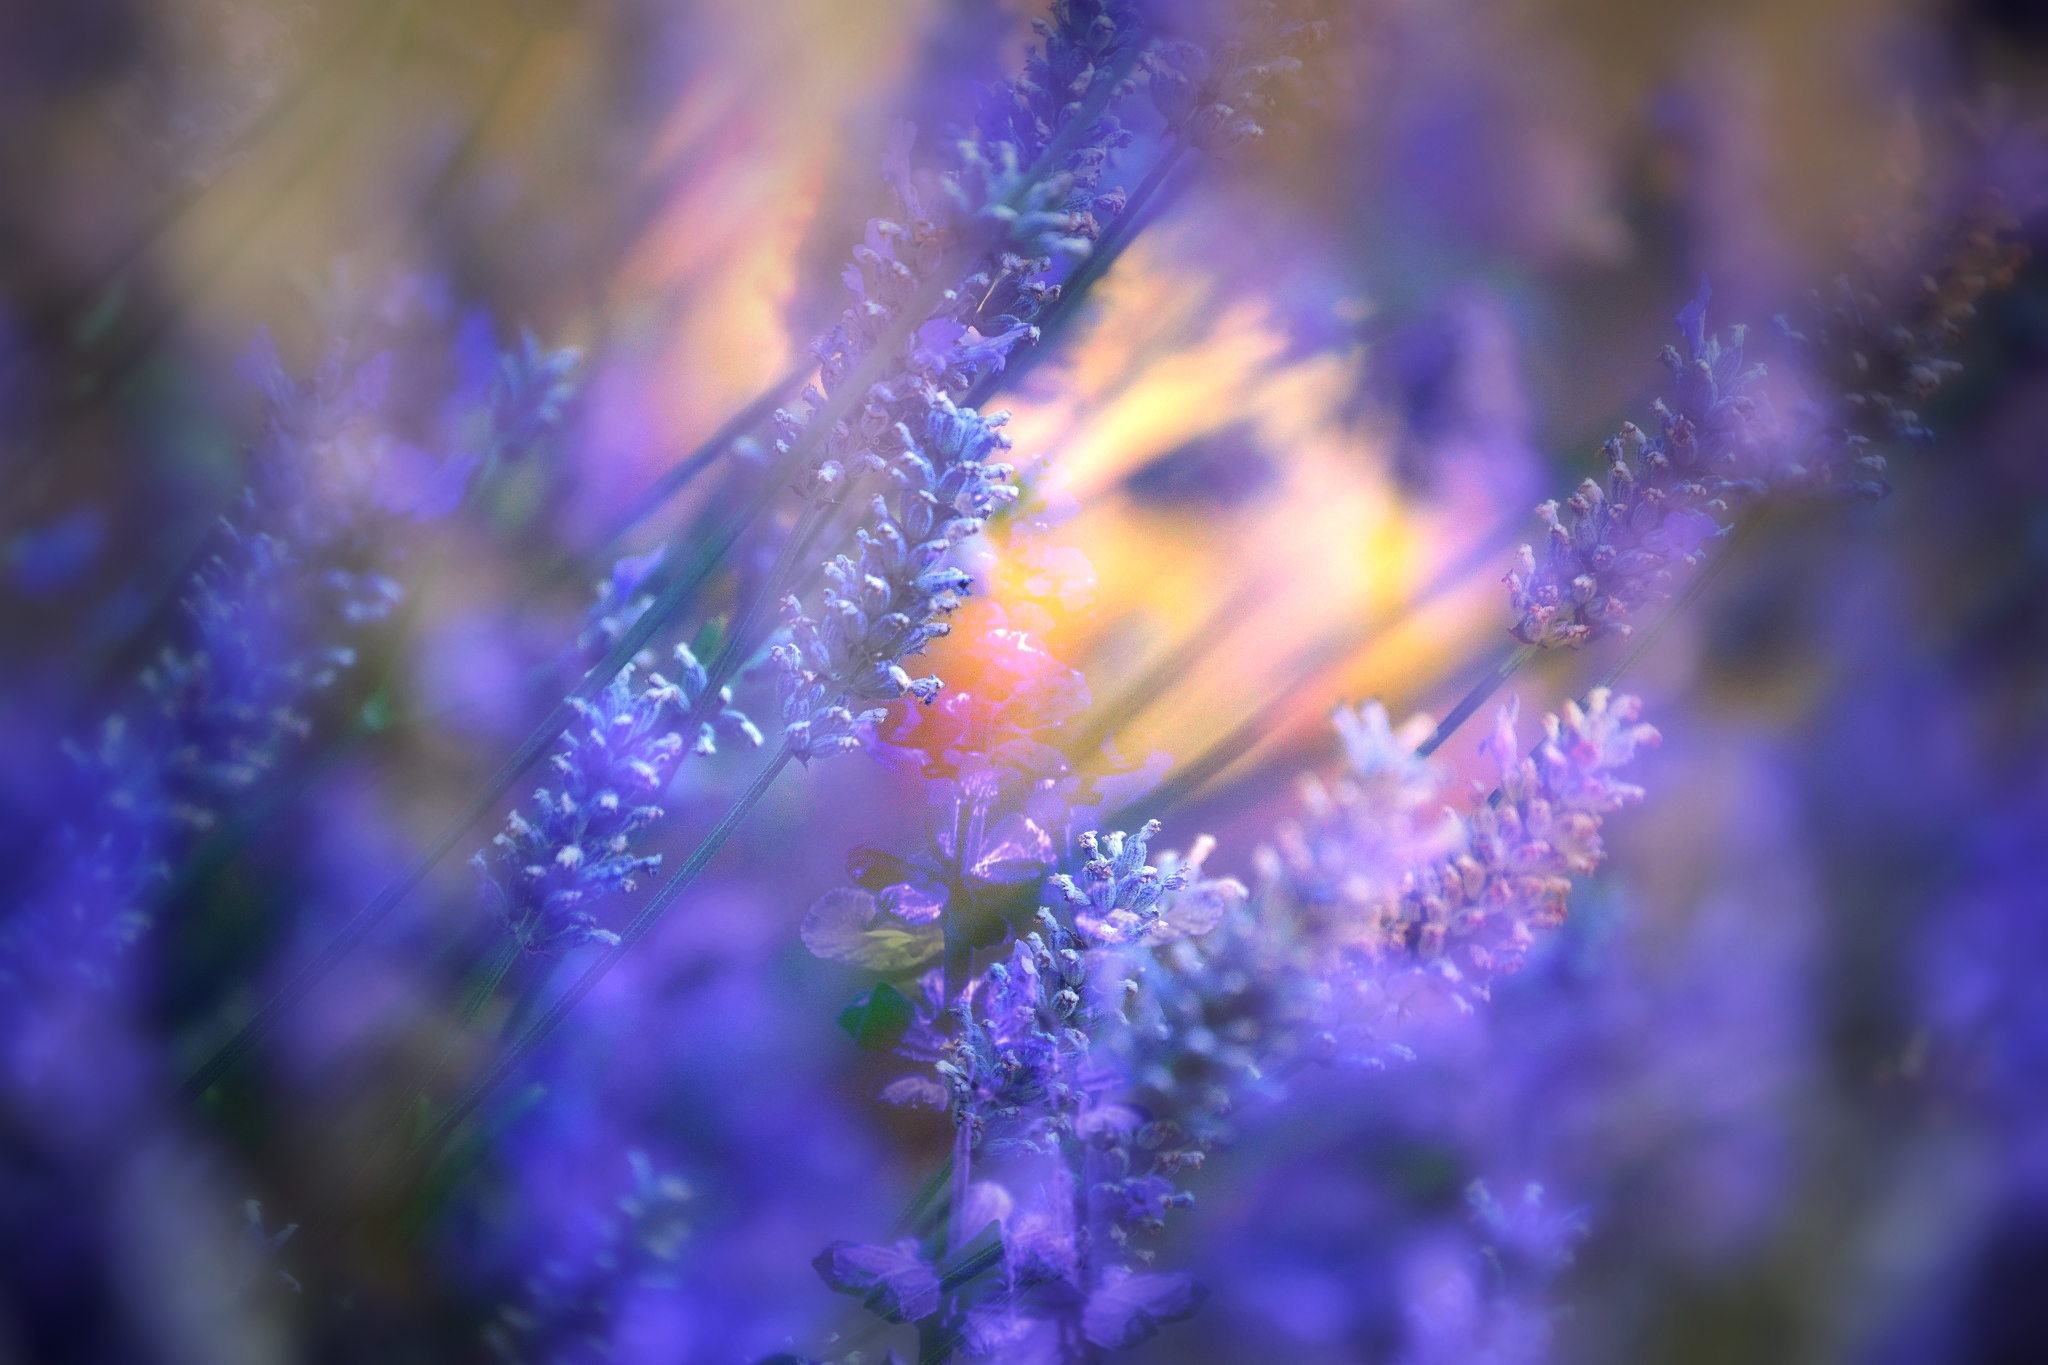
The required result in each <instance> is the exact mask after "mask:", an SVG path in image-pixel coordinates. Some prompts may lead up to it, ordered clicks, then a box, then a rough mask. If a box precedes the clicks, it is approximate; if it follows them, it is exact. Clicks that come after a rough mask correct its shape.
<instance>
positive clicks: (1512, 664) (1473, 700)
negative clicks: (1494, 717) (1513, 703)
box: [1415, 645, 1537, 758]
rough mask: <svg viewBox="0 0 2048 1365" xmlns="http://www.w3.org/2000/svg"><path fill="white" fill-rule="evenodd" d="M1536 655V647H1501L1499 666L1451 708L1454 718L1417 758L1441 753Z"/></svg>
mask: <svg viewBox="0 0 2048 1365" xmlns="http://www.w3.org/2000/svg"><path fill="white" fill-rule="evenodd" d="M1536 654H1537V647H1536V646H1535V645H1503V646H1501V647H1500V648H1499V650H1498V651H1497V658H1498V662H1496V663H1495V664H1494V666H1493V667H1492V668H1491V669H1489V670H1488V671H1487V673H1486V675H1485V676H1484V677H1482V678H1480V680H1479V681H1478V682H1476V683H1474V684H1473V685H1472V690H1471V691H1469V692H1467V693H1466V694H1465V696H1464V698H1463V699H1462V700H1460V701H1459V702H1458V704H1457V705H1456V706H1453V707H1452V708H1451V711H1450V714H1449V715H1447V716H1445V717H1444V718H1443V719H1442V720H1441V721H1439V722H1438V723H1437V727H1436V730H1435V731H1434V732H1433V733H1432V734H1431V735H1430V737H1429V738H1428V739H1425V740H1424V741H1422V743H1421V744H1420V745H1419V746H1417V748H1416V750H1415V756H1416V757H1417V758H1428V757H1429V756H1430V755H1431V754H1433V753H1435V752H1436V751H1437V750H1438V749H1441V748H1443V746H1444V743H1445V741H1447V740H1449V739H1450V737H1451V736H1452V735H1455V734H1456V733H1458V728H1459V727H1460V726H1462V725H1463V724H1464V723H1465V722H1466V721H1468V720H1470V719H1472V716H1473V713H1474V712H1476V711H1478V710H1479V708H1480V707H1482V706H1484V705H1486V699H1487V698H1488V697H1491V696H1492V695H1493V694H1494V693H1496V692H1498V691H1500V689H1501V685H1502V684H1503V683H1505V682H1506V681H1507V680H1508V679H1509V678H1512V677H1514V676H1515V674H1516V673H1518V672H1520V671H1521V668H1522V665H1523V664H1526V663H1528V662H1529V660H1531V659H1533V658H1535V657H1536Z"/></svg>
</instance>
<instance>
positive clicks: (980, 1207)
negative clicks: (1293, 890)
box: [816, 825, 1213, 1360]
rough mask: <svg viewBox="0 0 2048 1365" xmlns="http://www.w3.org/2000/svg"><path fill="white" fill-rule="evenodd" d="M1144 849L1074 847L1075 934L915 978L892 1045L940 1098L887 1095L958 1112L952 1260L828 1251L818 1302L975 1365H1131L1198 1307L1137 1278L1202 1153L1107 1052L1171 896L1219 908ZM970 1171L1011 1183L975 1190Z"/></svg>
mask: <svg viewBox="0 0 2048 1365" xmlns="http://www.w3.org/2000/svg"><path fill="white" fill-rule="evenodd" d="M1156 833H1157V826H1156V825H1152V826H1148V827H1146V829H1144V830H1142V831H1140V832H1138V833H1136V834H1133V835H1128V836H1127V835H1125V834H1122V833H1111V834H1108V835H1106V836H1097V835H1096V834H1094V833H1092V832H1091V833H1088V834H1085V835H1083V836H1082V838H1081V840H1080V846H1081V847H1082V849H1083V850H1084V852H1085V853H1086V855H1087V861H1086V862H1085V864H1084V865H1083V866H1082V869H1081V871H1082V875H1083V878H1084V880H1085V883H1086V886H1087V889H1086V890H1083V889H1082V887H1081V885H1079V884H1077V883H1076V882H1074V881H1073V880H1071V879H1069V878H1067V877H1064V876H1059V877H1054V878H1052V879H1050V880H1049V882H1048V885H1049V886H1051V887H1052V888H1053V889H1055V890H1057V891H1058V892H1059V893H1060V896H1061V898H1062V899H1063V900H1064V901H1065V902H1066V903H1067V904H1068V906H1069V907H1070V909H1071V910H1072V911H1073V914H1074V919H1073V923H1072V926H1071V927H1070V925H1069V923H1068V922H1067V921H1066V920H1063V919H1062V918H1061V917H1060V915H1059V914H1057V913H1056V912H1055V911H1054V910H1052V909H1050V908H1041V909H1040V910H1039V913H1038V922H1037V927H1036V928H1035V929H1034V930H1033V931H1032V932H1030V933H1028V934H1026V935H1025V936H1024V937H1023V938H1022V939H1021V940H1020V941H1019V942H1018V943H1016V944H1015V945H1014V947H1013V948H1012V950H1011V951H1010V953H1009V954H1008V955H1007V957H1005V958H1003V959H1001V960H998V961H995V962H992V963H990V964H989V965H988V967H987V968H986V969H985V970H984V971H983V972H982V973H981V974H980V975H979V976H977V977H975V978H974V979H973V980H972V981H970V982H968V983H967V984H966V986H965V988H964V989H963V990H960V991H958V992H957V993H955V992H954V991H952V990H951V989H950V987H949V984H948V982H947V980H946V974H945V973H944V972H942V971H932V972H929V973H927V974H926V975H925V977H924V979H923V981H922V983H921V987H920V994H921V996H922V999H921V1000H920V1001H918V1002H917V1003H916V1005H915V1007H914V1015H913V1017H912V1018H911V1019H910V1020H908V1021H907V1023H906V1027H904V1028H903V1030H902V1033H901V1038H900V1041H898V1042H897V1043H896V1044H895V1046H896V1050H897V1051H898V1052H899V1054H900V1055H903V1056H905V1057H908V1058H910V1059H913V1060H915V1061H918V1062H920V1063H922V1064H923V1065H925V1066H927V1067H929V1068H930V1070H931V1073H932V1077H933V1079H934V1080H935V1081H936V1082H937V1084H936V1085H934V1084H933V1083H932V1081H929V1080H925V1079H923V1078H921V1077H915V1076H913V1077H905V1078H904V1079H903V1080H901V1081H898V1082H896V1083H895V1084H893V1085H892V1086H891V1087H890V1089H889V1091H888V1092H887V1096H888V1097H889V1098H892V1099H895V1100H897V1101H898V1102H909V1103H924V1102H934V1101H936V1102H942V1103H944V1104H945V1105H946V1107H947V1108H948V1109H949V1110H950V1111H951V1114H952V1117H953V1122H954V1126H955V1131H956V1134H957V1137H956V1141H955V1145H954V1196H953V1210H952V1215H951V1218H950V1220H949V1221H950V1227H951V1231H950V1232H949V1234H948V1235H947V1237H946V1238H945V1239H944V1241H943V1243H942V1245H941V1249H942V1250H944V1251H946V1253H947V1257H946V1258H942V1259H937V1260H935V1259H934V1258H933V1255H932V1254H931V1252H930V1251H928V1250H927V1249H926V1248H925V1247H924V1246H923V1245H921V1244H920V1243H919V1242H918V1241H917V1240H916V1239H911V1240H907V1241H903V1242H898V1243H895V1244H893V1245H889V1246H874V1245H861V1244H854V1243H835V1244H834V1245H833V1246H831V1247H828V1248H827V1249H826V1250H825V1252H823V1253H822V1254H821V1255H820V1256H819V1258H818V1260H817V1263H816V1264H817V1269H818V1271H819V1274H820V1275H821V1276H822V1277H823V1278H824V1280H825V1282H826V1283H827V1284H828V1285H830V1286H832V1287H833V1288H835V1289H838V1290H840V1291H841V1292H843V1293H847V1294H851V1295H854V1296H856V1297H858V1298H860V1299H861V1300H862V1301H863V1302H864V1303H865V1304H866V1305H867V1306H868V1307H869V1308H870V1309H871V1310H872V1311H874V1312H876V1313H878V1314H880V1315H881V1316H883V1317H885V1318H888V1319H889V1320H891V1321H898V1322H915V1323H917V1324H918V1325H919V1330H920V1333H921V1334H922V1335H923V1336H924V1337H925V1338H926V1339H927V1340H942V1341H953V1340H957V1341H958V1342H959V1343H960V1344H961V1347H962V1349H963V1350H964V1351H965V1352H966V1353H967V1354H968V1355H969V1356H971V1357H974V1358H1011V1356H1012V1354H1013V1353H1014V1354H1015V1355H1016V1356H1017V1357H1019V1358H1022V1357H1026V1356H1030V1355H1031V1353H1033V1352H1038V1353H1040V1355H1039V1356H1038V1357H1037V1358H1045V1359H1052V1360H1079V1359H1083V1358H1085V1357H1086V1356H1087V1355H1088V1354H1089V1353H1091V1352H1092V1351H1094V1350H1098V1349H1112V1350H1123V1349H1129V1348H1131V1347H1134V1346H1136V1345H1138V1344H1140V1343H1141V1342H1143V1341H1145V1340H1146V1339H1148V1338H1150V1337H1151V1336H1153V1335H1154V1334H1155V1333H1156V1332H1157V1331H1158V1330H1159V1327H1160V1325H1161V1324H1162V1323H1166V1322H1170V1321H1173V1320H1176V1319H1178V1318H1182V1317H1185V1316H1187V1315H1188V1314H1190V1313H1192V1312H1193V1311H1194V1310H1195V1309H1196V1307H1197V1306H1199V1304H1200V1303H1201V1300H1202V1298H1203V1290H1202V1288H1201V1286H1199V1285H1198V1284H1196V1283H1195V1282H1194V1280H1193V1279H1192V1278H1191V1277H1189V1276H1187V1275H1184V1274H1178V1273H1156V1272H1151V1271H1149V1270H1146V1269H1144V1268H1143V1267H1144V1266H1145V1263H1146V1262H1147V1261H1149V1259H1150V1253H1149V1252H1146V1251H1144V1250H1143V1249H1142V1248H1141V1247H1139V1246H1138V1245H1137V1244H1136V1241H1135V1239H1137V1238H1139V1237H1141V1236H1143V1235H1145V1234H1147V1233H1151V1232H1156V1231H1158V1230H1159V1228H1160V1227H1161V1226H1162V1224H1163V1222H1164V1219H1165V1216H1166V1214H1167V1212H1168V1211H1169V1210H1170V1209H1173V1208H1178V1207H1183V1206H1185V1205H1186V1204H1187V1203H1188V1202H1189V1200H1190V1196H1189V1195H1188V1194H1187V1193H1186V1192H1185V1191H1183V1190H1181V1189H1180V1188H1179V1185H1178V1183H1177V1180H1176V1176H1177V1175H1178V1174H1179V1173H1180V1172H1182V1171H1184V1170H1187V1169H1191V1168H1192V1167H1194V1166H1196V1165H1199V1164H1200V1156H1201V1154H1200V1151H1199V1148H1198V1146H1195V1145H1191V1144H1190V1142H1189V1141H1188V1140H1187V1139H1186V1135H1185V1134H1184V1133H1183V1132H1182V1131H1181V1130H1179V1129H1178V1128H1177V1127H1175V1126H1174V1125H1172V1124H1158V1123H1152V1122H1149V1121H1147V1119H1146V1117H1145V1115H1144V1114H1143V1113H1141V1112H1140V1111H1139V1110H1138V1109H1135V1108H1133V1107H1131V1105H1130V1104H1129V1103H1127V1102H1126V1098H1127V1096H1126V1092H1127V1091H1128V1090H1129V1088H1130V1081H1129V1077H1128V1075H1127V1073H1126V1072H1125V1071H1124V1069H1123V1067H1122V1065H1121V1061H1120V1056H1119V1053H1118V1051H1117V1050H1116V1049H1114V1048H1104V1047H1102V1046H1101V1044H1102V1043H1104V1042H1106V1041H1107V1040H1108V1039H1109V1037H1110V1035H1111V1034H1112V1033H1113V1032H1114V1030H1115V1029H1116V1028H1118V1027H1120V1026H1121V1020H1122V1015H1121V1013H1120V1011H1121V1010H1122V1008H1123V1007H1124V1005H1125V1003H1126V1000H1127V998H1128V988H1127V986H1126V985H1125V984H1124V982H1125V981H1126V979H1127V977H1126V973H1125V971H1124V969H1123V963H1122V953H1123V951H1124V950H1126V949H1127V948H1128V947H1129V945H1133V944H1136V943H1138V942H1140V941H1141V940H1143V939H1145V938H1147V937H1148V935H1152V934H1155V933H1158V931H1159V929H1160V926H1162V925H1164V924H1167V923H1169V922H1171V921H1172V919H1173V915H1172V909H1173V905H1174V902H1175V898H1176V896H1177V895H1179V894H1185V893H1186V892H1188V891H1195V890H1198V889H1199V890H1201V891H1203V892H1212V891H1213V888H1212V887H1211V886H1210V885H1209V884H1207V883H1198V882H1196V880H1195V878H1196V874H1197V873H1198V871H1199V861H1200V860H1199V858H1197V859H1194V860H1191V861H1185V862H1184V861H1180V860H1174V859H1168V860H1166V861H1167V863H1168V865H1167V867H1166V868H1165V869H1164V870H1162V869H1160V868H1157V867H1152V866H1150V865H1148V864H1147V863H1146V854H1147V844H1148V841H1149V839H1150V838H1151V837H1152V836H1153V835H1154V834H1156ZM1162 936H1164V935H1162ZM976 1162H978V1163H980V1164H982V1166H983V1167H984V1168H985V1169H986V1168H987V1167H988V1166H989V1165H990V1164H991V1163H993V1165H994V1167H995V1169H997V1170H998V1171H1001V1172H1003V1173H1004V1177H1003V1178H1002V1179H999V1180H983V1181H981V1182H979V1183H972V1182H970V1180H969V1177H968V1170H969V1165H970V1163H976ZM1019 1192H1021V1193H1019ZM1134 1262H1135V1264H1133V1263H1134ZM963 1282H964V1284H963Z"/></svg>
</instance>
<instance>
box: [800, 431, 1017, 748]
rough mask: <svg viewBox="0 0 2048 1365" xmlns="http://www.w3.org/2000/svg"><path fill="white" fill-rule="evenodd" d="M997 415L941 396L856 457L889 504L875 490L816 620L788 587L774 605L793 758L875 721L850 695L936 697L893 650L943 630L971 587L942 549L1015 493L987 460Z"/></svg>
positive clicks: (933, 685)
mask: <svg viewBox="0 0 2048 1365" xmlns="http://www.w3.org/2000/svg"><path fill="white" fill-rule="evenodd" d="M996 425H997V423H992V422H989V421H985V420H983V419H982V418H981V417H979V416H978V415H977V414H976V413H974V412H973V411H972V410H971V409H970V410H961V409H957V408H955V407H954V406H953V404H952V400H951V399H949V398H947V397H945V396H944V395H943V394H941V395H939V396H938V397H937V399H936V401H935V405H934V408H933V411H932V412H931V413H930V415H929V416H928V418H927V419H926V422H925V424H924V431H923V439H922V440H919V441H911V440H909V439H908V433H907V432H904V433H902V434H903V435H904V437H905V443H904V446H903V448H902V449H900V450H898V451H897V452H896V453H895V455H894V457H893V458H892V459H889V460H886V461H885V460H883V459H882V458H881V457H880V456H877V455H872V454H871V455H869V456H867V457H865V458H864V460H863V464H862V467H861V469H862V472H869V471H872V472H876V473H881V474H884V475H885V476H886V477H888V478H889V479H890V480H891V481H892V482H894V483H895V484H896V485H897V493H896V498H895V502H894V504H893V505H891V503H890V501H889V499H888V498H886V497H884V496H880V495H878V496H876V497H875V499H874V500H873V503H872V504H871V506H870V513H869V517H868V521H867V524H866V525H865V526H863V527H861V528H860V529H858V530H857V531H856V532H855V540H856V542H857V544H858V545H859V547H860V558H859V560H858V561H855V560H853V559H850V558H848V557H847V556H845V555H841V556H839V557H837V558H836V559H834V560H833V561H832V562H831V563H830V564H828V565H827V566H826V569H825V573H826V577H827V579H828V580H829V581H828V586H827V587H826V589H825V592H824V596H823V600H822V602H821V604H820V606H819V608H818V611H817V615H816V617H815V618H814V617H812V616H809V615H806V614H805V612H804V610H803V607H802V604H801V603H800V602H799V601H798V600H797V599H796V598H795V597H790V598H788V599H787V600H786V601H785V602H784V604H783V609H784V613H785V616H786V617H787V618H788V621H789V625H790V637H791V638H790V643H788V644H785V645H780V646H777V647H776V649H775V651H774V657H775V659H776V662H777V664H778V666H779V668H780V670H781V678H780V688H781V697H782V707H783V720H784V725H785V727H786V734H787V737H788V743H789V745H790V749H791V751H792V753H793V754H794V755H795V756H796V757H797V758H799V759H801V760H804V761H808V760H809V759H811V758H812V757H817V756H829V755H830V754H833V753H838V752H843V751H845V750H847V749H851V748H853V747H855V746H856V745H857V744H858V740H857V738H856V737H855V726H856V724H858V723H859V722H860V721H862V720H866V721H869V722H870V723H872V722H874V721H878V720H879V719H880V716H879V714H878V713H877V712H876V711H874V710H873V709H872V708H870V709H866V710H864V711H863V712H862V713H861V714H860V715H859V716H855V715H854V714H853V713H852V712H851V710H850V708H849V706H848V703H849V702H863V701H893V700H895V699H896V698H898V697H903V696H914V697H916V698H917V699H918V700H919V701H923V702H927V703H929V702H930V701H931V700H932V699H933V698H935V697H936V696H937V695H938V690H939V687H940V683H939V680H938V679H937V678H935V677H927V678H912V677H911V676H910V674H909V672H908V671H907V670H905V669H904V667H903V665H902V660H904V659H905V658H907V657H909V656H911V655H915V654H918V653H921V652H923V649H924V646H925V644H926V643H927V642H928V641H930V640H932V639H934V638H936V637H938V636H940V635H943V634H945V633H946V631H947V629H948V627H947V625H946V623H945V622H944V621H942V620H940V619H939V618H940V617H942V616H944V615H946V614H947V613H949V612H951V611H953V610H954V609H955V608H956V607H957V606H958V605H959V601H960V594H961V593H963V592H965V591H966V590H967V589H968V588H969V587H970V586H971V585H972V580H971V579H970V578H969V576H968V575H967V573H966V572H965V571H964V570H962V569H960V568H957V567H955V566H953V565H950V564H948V563H946V562H945V559H946V552H947V551H948V550H949V549H950V548H951V547H952V546H953V545H954V544H956V543H957V542H959V541H961V540H964V539H966V538H967V537H969V536H972V535H974V534H976V533H977V532H979V530H980V529H981V524H982V520H983V518H985V517H986V516H987V515H988V514H989V513H991V512H993V511H995V510H997V509H999V508H1001V507H1003V506H1006V505H1008V503H1009V502H1010V501H1011V500H1013V499H1014V498H1015V497H1016V492H1017V490H1016V487H1015V485H1013V484H1010V483H1007V482H1004V480H1006V479H1007V478H1008V477H1009V475H1010V472H1011V471H1010V466H1009V465H1007V464H1002V463H998V462H995V461H993V460H991V459H989V457H990V456H991V455H994V454H997V453H998V452H1000V451H1003V450H1006V449H1007V448H1008V443H1007V442H1006V441H1004V440H1003V438H1002V436H1001V435H1000V433H999V432H998V431H997V430H996ZM820 477H821V480H822V481H832V480H836V477H837V475H836V472H835V473H831V474H825V473H821V476H820Z"/></svg>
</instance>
